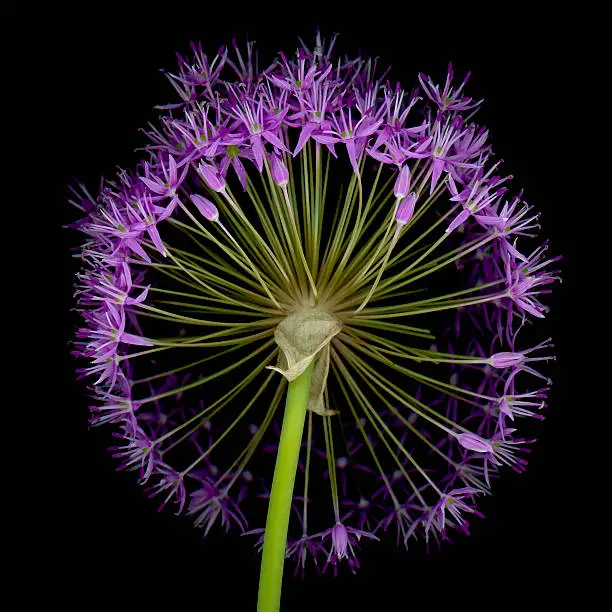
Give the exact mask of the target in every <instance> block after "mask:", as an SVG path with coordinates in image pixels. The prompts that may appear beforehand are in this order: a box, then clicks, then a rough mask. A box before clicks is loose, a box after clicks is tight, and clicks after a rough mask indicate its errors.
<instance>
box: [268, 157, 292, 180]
mask: <svg viewBox="0 0 612 612" xmlns="http://www.w3.org/2000/svg"><path fill="white" fill-rule="evenodd" d="M270 165H271V170H272V180H273V181H274V182H275V183H276V184H277V185H278V186H279V187H284V186H285V185H286V184H287V183H288V182H289V171H288V170H287V166H286V165H285V162H284V161H283V159H282V158H281V157H280V155H272V156H271V160H270Z"/></svg>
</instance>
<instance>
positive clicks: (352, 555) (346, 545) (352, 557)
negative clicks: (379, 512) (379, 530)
mask: <svg viewBox="0 0 612 612" xmlns="http://www.w3.org/2000/svg"><path fill="white" fill-rule="evenodd" d="M317 536H320V537H321V538H322V540H323V541H326V540H331V542H330V544H331V545H330V549H329V554H328V557H327V562H326V563H325V566H324V567H323V570H322V571H325V570H326V568H327V566H328V565H329V563H331V564H332V565H333V566H334V571H335V567H336V564H337V563H338V561H341V560H342V559H346V560H347V562H348V565H349V567H350V568H351V571H353V572H354V571H355V570H356V569H359V561H358V560H357V553H356V552H355V551H356V549H358V546H357V542H359V541H360V540H361V538H362V537H366V538H370V539H372V540H378V538H377V537H376V536H375V535H374V534H373V533H370V532H368V531H363V530H361V529H355V528H354V527H347V526H345V525H344V524H343V523H341V522H340V521H338V522H336V524H335V525H334V526H333V527H330V528H329V529H327V530H325V531H324V532H322V533H320V534H317ZM313 537H315V536H313Z"/></svg>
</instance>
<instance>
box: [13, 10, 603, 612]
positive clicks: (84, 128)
mask: <svg viewBox="0 0 612 612" xmlns="http://www.w3.org/2000/svg"><path fill="white" fill-rule="evenodd" d="M206 4H207V3H206ZM401 6H402V8H401V10H400V9H399V7H395V6H394V5H390V4H381V3H379V5H372V6H370V8H368V9H357V8H356V7H354V8H353V9H352V12H349V11H348V9H347V10H346V11H344V12H338V13H337V14H336V15H335V16H333V17H331V16H330V13H331V11H328V10H327V8H326V7H323V6H319V5H315V4H312V3H309V4H302V5H301V6H300V7H299V16H298V15H297V14H296V15H294V14H292V11H291V9H290V8H289V7H288V5H282V6H281V5H274V4H271V3H266V4H265V5H264V4H262V5H251V7H250V8H249V9H248V10H247V9H244V8H242V7H240V6H239V5H234V4H230V3H227V12H223V9H224V8H225V7H219V6H217V7H216V8H215V9H214V10H213V9H211V8H209V7H205V3H201V4H200V8H199V9H195V8H191V7H187V6H186V5H183V4H179V3H176V4H173V3H165V4H164V5H163V7H160V8H153V7H146V6H145V5H143V8H142V10H140V11H137V12H135V13H134V14H130V15H128V14H126V13H125V11H124V12H121V11H117V12H114V13H110V12H109V11H107V10H106V11H102V10H99V11H94V12H92V13H91V14H90V15H87V16H86V15H85V14H83V15H77V16H75V15H74V14H73V15H71V16H70V18H69V16H68V15H58V14H55V18H56V25H55V26H54V27H53V28H50V29H49V30H48V31H46V33H45V34H44V36H41V37H39V38H38V39H37V41H36V42H35V44H37V45H39V47H40V53H41V56H40V57H41V61H42V62H43V63H44V66H45V72H46V74H45V75H44V79H45V80H44V82H45V84H46V85H45V86H44V93H45V95H46V98H45V99H46V100H47V101H48V102H47V109H48V116H49V117H50V120H49V122H48V123H47V128H45V129H46V130H49V131H47V132H46V133H45V134H41V138H52V139H53V142H54V149H53V151H54V153H53V154H52V155H51V156H48V158H47V165H48V168H49V167H52V168H53V169H54V170H53V176H52V178H53V181H52V183H48V182H47V183H46V184H45V194H46V195H45V197H46V204H45V207H46V211H45V212H47V213H48V214H49V219H50V220H49V225H48V227H49V232H50V235H51V236H52V241H53V244H52V251H51V252H50V253H51V256H53V257H56V258H57V262H56V263H57V268H56V269H59V270H61V271H62V273H61V274H60V275H59V277H58V278H54V295H55V298H54V300H53V308H54V309H55V308H57V311H55V310H53V312H56V314H55V318H54V325H53V328H52V329H51V330H50V331H51V332H52V334H53V335H54V337H57V340H58V344H57V348H56V349H55V350H54V359H57V360H58V362H59V361H60V360H61V375H60V376H59V378H58V377H57V375H55V378H54V382H55V385H56V386H57V384H58V381H59V383H60V384H61V393H60V397H59V398H55V399H54V400H53V402H51V403H50V404H48V403H47V404H45V409H44V410H40V405H39V410H40V420H39V421H38V427H39V428H40V432H41V433H42V436H41V440H40V442H37V444H38V449H39V450H40V452H39V457H40V463H41V467H40V468H38V469H37V472H36V473H37V475H38V476H37V478H36V483H35V487H34V489H35V498H36V501H34V502H33V504H32V510H33V513H34V515H35V518H34V519H33V520H34V521H35V524H36V525H38V526H39V527H41V529H40V530H38V531H37V533H38V532H39V533H40V536H37V538H36V539H35V541H34V543H33V544H32V554H31V556H29V558H28V560H27V561H26V562H25V566H24V567H25V568H26V570H27V571H30V570H31V571H35V573H36V575H37V577H39V578H46V579H49V580H47V581H45V585H46V586H45V587H44V588H45V592H46V594H47V596H48V597H49V598H50V599H52V600H55V599H56V598H58V601H60V600H61V601H65V602H69V601H71V602H74V603H75V604H77V603H79V602H81V603H83V604H90V603H99V604H100V605H106V606H108V607H109V609H110V606H113V607H117V608H118V609H122V608H123V607H124V606H126V605H127V604H128V603H129V604H137V605H139V606H142V608H143V609H144V608H146V607H149V609H158V608H160V609H161V605H162V603H161V602H162V601H164V602H170V603H173V604H174V605H176V606H177V607H178V606H182V605H185V604H187V605H190V606H194V607H195V609H198V610H209V609H210V610H216V609H226V608H227V609H231V610H233V609H236V610H242V609H244V610H254V609H255V601H256V591H257V579H258V575H259V558H258V557H256V556H255V555H254V553H253V550H252V548H251V541H250V540H247V539H246V538H241V537H239V536H238V535H235V534H233V533H230V534H228V535H225V534H224V533H223V532H220V531H218V532H215V533H213V534H211V536H210V537H209V538H207V539H206V540H203V539H202V537H201V534H200V533H199V532H198V531H197V530H195V529H194V528H193V527H192V526H191V523H190V522H189V521H188V520H187V519H184V518H182V517H180V518H177V517H175V516H174V515H173V514H172V512H171V511H165V512H163V513H158V512H157V504H156V503H155V502H152V501H149V500H148V499H147V498H146V496H145V495H144V493H143V492H142V490H141V488H140V487H139V486H138V485H137V484H136V483H135V477H134V475H133V474H124V473H117V472H115V467H116V466H115V463H114V461H113V460H112V459H111V458H110V454H109V453H108V452H107V451H106V447H107V446H108V445H109V444H110V443H111V438H110V434H109V432H108V431H104V430H95V431H91V430H89V429H88V425H87V418H88V410H87V405H88V403H89V402H88V399H87V395H86V391H85V387H84V385H83V384H77V383H75V382H74V375H73V369H74V367H75V364H74V363H73V360H72V358H71V357H70V355H69V346H68V341H69V339H70V337H71V336H72V334H73V330H74V326H75V325H76V323H77V318H76V315H75V314H74V313H72V312H70V311H69V309H70V308H71V307H72V306H73V302H72V291H73V289H72V283H73V278H72V275H73V274H74V272H75V271H76V269H77V268H76V264H75V262H73V261H72V260H71V257H70V252H69V248H70V246H72V245H75V244H77V243H78V240H79V237H78V236H77V235H76V234H75V233H72V232H69V231H67V230H63V229H61V224H62V223H67V222H69V221H72V220H74V218H75V217H74V212H73V210H72V209H71V208H70V207H69V205H68V204H67V203H65V198H66V196H67V195H68V191H67V189H66V186H67V184H68V183H69V182H70V181H71V180H72V179H73V177H75V178H78V179H79V180H81V181H83V182H85V183H86V184H87V185H88V186H89V187H90V188H91V189H92V191H96V189H97V185H98V182H99V177H100V176H101V175H106V176H110V175H111V174H112V173H113V171H114V168H115V166H117V165H119V166H122V167H129V166H131V165H133V164H134V163H135V162H136V161H137V159H138V157H137V154H136V153H134V149H135V148H136V147H138V146H140V145H142V144H143V143H144V138H143V136H142V135H141V134H139V133H138V128H140V127H144V126H145V125H146V122H147V121H148V120H153V119H154V117H155V112H154V111H153V109H152V107H153V106H154V105H155V104H159V103H166V102H169V101H172V100H174V92H173V90H172V88H171V86H170V85H169V84H168V83H167V81H166V80H165V77H164V76H163V75H162V73H161V72H160V69H161V68H166V69H173V68H174V67H175V65H176V63H175V56H174V53H175V51H181V52H187V51H188V43H189V41H190V40H196V41H197V40H201V41H202V42H203V44H204V47H205V49H206V50H207V51H208V53H209V56H210V55H213V54H214V53H215V52H216V50H217V49H218V48H219V46H220V45H221V44H224V43H225V44H229V43H230V42H231V38H232V37H233V36H235V37H236V38H237V39H238V41H240V42H244V40H245V37H246V35H247V34H248V36H249V38H250V39H251V40H256V41H257V43H258V45H257V46H258V48H259V49H260V50H261V53H262V55H263V56H264V59H263V61H262V62H261V65H262V66H263V65H266V66H267V65H268V63H270V62H271V61H272V59H273V58H274V54H275V51H276V50H277V49H282V50H284V51H285V52H288V53H290V52H291V51H293V50H294V48H295V47H296V45H297V36H302V37H303V38H304V40H306V41H309V42H310V41H311V40H312V38H313V37H314V32H315V28H316V27H317V25H318V26H320V27H321V29H322V31H323V33H324V35H326V37H328V36H329V35H330V34H331V33H332V32H338V33H339V34H340V36H339V38H338V40H337V43H336V45H337V46H336V49H337V50H338V51H340V52H341V53H342V54H344V52H346V53H348V54H349V55H353V54H354V53H355V52H356V51H358V50H361V51H362V52H363V55H364V56H370V55H372V56H379V57H380V60H381V64H391V66H392V71H391V77H392V78H395V79H398V80H400V81H401V82H402V83H403V84H404V83H405V84H406V87H407V88H408V87H412V85H413V84H415V83H416V74H417V73H418V71H423V72H425V73H427V74H431V75H432V76H434V77H435V78H437V79H438V81H442V80H443V78H444V76H445V71H446V65H447V63H448V61H449V60H452V61H453V64H454V67H455V74H456V75H457V76H458V77H462V76H463V74H464V73H465V72H467V71H468V70H471V71H472V78H471V80H470V82H469V84H468V87H467V89H466V92H467V94H468V95H469V96H471V97H472V98H475V99H479V98H485V102H484V104H483V106H482V109H481V111H480V112H479V115H478V119H479V122H480V123H482V124H484V125H487V126H488V127H489V128H490V130H491V141H492V143H493V147H494V151H495V152H496V155H497V156H498V157H501V158H503V159H504V160H505V169H506V172H509V173H511V174H513V175H514V176H515V180H514V182H513V185H514V186H522V187H524V190H525V198H526V199H527V201H528V202H529V203H530V204H532V205H533V206H535V207H536V208H537V209H538V210H540V211H541V212H542V218H541V223H542V226H543V229H542V235H543V236H547V237H549V238H550V241H551V249H552V251H553V252H554V253H555V254H557V253H560V254H562V255H563V256H564V260H563V262H562V269H563V284H561V285H557V286H556V290H555V294H554V296H552V297H551V298H550V300H549V304H550V305H551V306H552V312H551V313H550V315H549V317H548V319H547V322H546V324H545V330H543V331H542V333H543V334H545V333H546V334H548V335H551V336H553V338H554V340H555V352H556V355H557V361H556V362H555V363H554V364H553V366H552V368H553V372H552V377H553V378H554V386H553V391H552V394H551V398H550V406H549V408H548V410H547V417H548V418H547V420H546V421H545V422H544V427H543V428H542V433H541V435H540V439H539V441H538V443H537V444H536V445H535V447H534V451H533V452H532V455H531V458H530V466H529V469H528V471H527V472H526V473H525V474H523V475H520V476H517V475H515V474H508V475H507V477H506V478H503V479H501V480H500V481H498V482H497V483H496V484H495V488H494V496H493V497H491V498H489V499H487V500H485V501H484V503H483V505H482V509H483V511H484V513H485V515H486V519H485V520H475V521H474V522H472V526H473V534H472V536H470V537H457V538H456V542H455V543H454V544H446V545H444V546H443V548H442V551H440V552H438V551H436V550H433V551H432V552H430V553H429V554H427V553H426V552H425V551H424V549H423V547H421V546H418V545H416V546H413V547H412V550H411V552H410V553H406V552H405V551H403V550H401V551H398V550H396V549H395V546H394V541H393V537H389V538H387V541H383V542H382V543H381V544H377V545H374V546H367V547H366V549H365V550H366V552H365V553H362V555H361V556H360V560H361V562H362V568H361V570H360V571H359V572H358V574H357V575H356V576H352V575H350V573H348V572H341V575H340V576H339V577H337V578H334V577H333V576H331V575H327V576H323V577H319V576H317V575H314V574H313V575H311V576H309V577H307V579H306V581H301V580H299V579H294V578H293V576H292V574H290V573H289V574H288V576H287V578H286V580H285V584H284V591H283V597H284V599H283V606H284V607H283V610H288V611H293V610H295V611H296V612H297V611H298V610H317V611H320V612H323V611H327V610H332V609H333V610H366V609H371V607H372V605H376V606H377V607H379V608H381V609H384V610H387V609H388V610H412V609H414V608H415V606H417V605H418V606H424V605H432V604H433V606H434V609H438V608H440V609H442V608H443V607H444V608H447V607H453V608H454V607H459V608H460V609H463V608H464V607H466V606H470V607H472V606H476V607H478V608H485V607H486V608H489V607H490V606H493V605H495V606H499V605H502V603H503V607H504V609H505V605H506V604H507V603H511V602H514V604H515V605H519V606H520V605H523V604H524V605H527V602H531V603H530V604H529V606H531V605H532V604H535V603H543V604H545V605H556V604H558V603H559V602H561V601H564V600H565V599H566V598H567V597H569V596H570V595H572V596H573V595H575V594H580V596H581V597H586V596H588V593H589V587H588V580H587V577H586V575H585V570H584V567H585V563H586V559H585V558H584V557H583V554H584V552H583V548H582V543H583V540H584V539H585V537H587V536H585V532H586V533H588V530H589V527H588V523H589V522H590V521H592V520H593V519H591V518H590V514H591V513H592V512H595V510H593V509H592V504H593V500H591V499H590V495H589V493H588V488H587V490H585V480H584V471H583V470H584V467H583V466H582V465H581V463H580V461H581V460H582V459H581V452H580V451H581V449H580V446H576V445H575V444H574V445H572V444H570V443H568V439H575V437H576V435H577V430H578V429H579V421H576V414H577V411H578V410H579V409H581V404H580V402H579V400H578V390H577V387H578V381H577V380H576V375H575V372H576V369H575V368H576V366H577V361H578V360H577V356H576V352H575V346H576V345H577V343H578V341H579V338H578V336H579V330H578V328H577V327H576V326H574V325H572V322H573V321H574V317H575V307H576V305H577V303H578V299H577V298H576V297H575V296H576V295H577V294H578V293H579V292H580V291H581V282H582V281H581V278H580V277H579V274H578V264H577V262H576V255H577V251H578V249H579V247H578V243H577V241H576V240H575V227H573V225H572V223H573V216H572V215H571V214H569V213H570V210H571V207H572V206H573V205H574V204H575V202H574V201H573V199H572V198H573V193H572V190H571V189H569V188H568V182H567V177H568V176H569V175H570V174H571V173H572V172H575V171H576V168H575V166H572V165H571V164H567V163H565V162H564V161H563V160H562V159H561V158H562V155H561V152H562V151H564V150H566V149H567V147H568V146H570V145H569V144H568V142H569V141H571V140H572V134H573V132H572V126H573V125H576V122H578V121H579V120H580V114H579V112H578V111H579V108H578V107H577V105H576V103H575V102H574V98H573V93H574V92H575V90H576V87H577V83H578V82H579V81H580V80H581V79H584V72H583V66H584V64H583V63H581V62H580V61H579V59H580V57H581V56H582V54H583V53H584V49H582V48H580V44H579V43H578V42H577V41H578V40H579V39H578V38H577V34H579V33H580V32H581V28H583V26H582V25H581V23H579V22H578V21H572V19H571V16H568V15H563V14H562V13H559V12H557V13H555V15H554V16H553V15H551V16H547V17H546V19H544V20H539V21H538V20H535V19H534V15H532V14H531V13H529V12H527V11H523V12H522V13H520V14H518V15H517V14H513V13H511V14H510V13H502V12H499V13H498V14H493V13H491V14H490V15H489V14H486V13H484V14H483V13H480V14H479V16H478V18H473V19H472V18H470V15H469V14H464V15H463V16H460V15H455V14H448V13H446V12H445V11H444V9H443V8H442V7H437V5H431V8H430V10H421V11H416V9H415V10H414V12H413V9H412V8H409V7H408V5H404V4H402V5H401ZM296 10H297V9H296ZM466 10H467V9H466ZM304 15H308V17H307V18H305V17H304ZM58 18H59V20H57V19H58ZM41 89H42V88H41ZM41 89H39V90H38V91H39V92H40V94H41V95H42V93H43V92H42V91H41ZM55 152H57V154H56V153H55ZM578 180H579V179H575V181H578ZM59 322H61V325H60V324H59ZM34 391H35V390H34ZM577 444H578V445H579V444H580V443H577ZM576 449H577V450H576ZM41 468H42V469H41ZM585 524H587V525H586V528H585ZM41 588H42V587H41ZM514 604H512V605H514Z"/></svg>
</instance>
